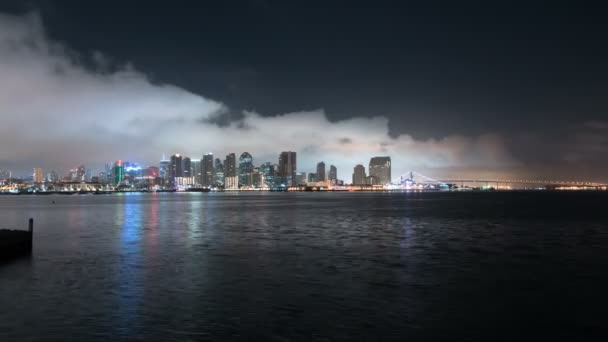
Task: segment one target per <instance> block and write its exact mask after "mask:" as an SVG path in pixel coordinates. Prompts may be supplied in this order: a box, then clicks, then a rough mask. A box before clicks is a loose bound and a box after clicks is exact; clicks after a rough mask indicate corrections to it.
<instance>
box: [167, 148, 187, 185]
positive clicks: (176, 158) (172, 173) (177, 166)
mask: <svg viewBox="0 0 608 342" xmlns="http://www.w3.org/2000/svg"><path fill="white" fill-rule="evenodd" d="M170 162H171V165H170V168H169V185H171V186H175V178H177V177H184V172H183V165H182V156H181V155H180V154H179V153H177V154H174V155H172V156H171V161H170Z"/></svg>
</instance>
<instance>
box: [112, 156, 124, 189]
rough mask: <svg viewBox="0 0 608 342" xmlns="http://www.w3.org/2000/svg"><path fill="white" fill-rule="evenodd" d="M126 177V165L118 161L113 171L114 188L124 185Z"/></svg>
mask: <svg viewBox="0 0 608 342" xmlns="http://www.w3.org/2000/svg"><path fill="white" fill-rule="evenodd" d="M124 176H125V168H124V165H123V163H122V160H117V161H116V162H115V163H114V168H113V169H112V177H113V178H112V180H113V181H112V184H113V185H114V186H118V185H120V183H122V181H123V179H124Z"/></svg>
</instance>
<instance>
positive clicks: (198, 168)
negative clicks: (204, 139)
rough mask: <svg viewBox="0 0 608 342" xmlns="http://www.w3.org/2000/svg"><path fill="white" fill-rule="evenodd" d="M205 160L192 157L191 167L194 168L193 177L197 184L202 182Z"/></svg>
mask: <svg viewBox="0 0 608 342" xmlns="http://www.w3.org/2000/svg"><path fill="white" fill-rule="evenodd" d="M202 163H203V161H202V160H201V159H191V160H190V169H192V177H193V178H194V179H195V182H196V184H202V177H203V176H202V174H203V166H202Z"/></svg>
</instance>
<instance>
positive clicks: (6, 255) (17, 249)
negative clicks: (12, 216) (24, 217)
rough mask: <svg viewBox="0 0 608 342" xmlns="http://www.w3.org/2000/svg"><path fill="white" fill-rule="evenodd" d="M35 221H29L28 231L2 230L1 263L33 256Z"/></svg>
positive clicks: (0, 242)
mask: <svg viewBox="0 0 608 342" xmlns="http://www.w3.org/2000/svg"><path fill="white" fill-rule="evenodd" d="M33 238H34V219H32V218H31V219H30V220H29V225H28V230H10V229H0V261H5V260H10V259H13V258H17V257H20V256H28V255H31V254H32V241H33Z"/></svg>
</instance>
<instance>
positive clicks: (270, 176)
mask: <svg viewBox="0 0 608 342" xmlns="http://www.w3.org/2000/svg"><path fill="white" fill-rule="evenodd" d="M260 172H261V173H262V174H263V175H264V183H265V185H266V186H267V187H269V188H273V187H274V186H275V178H276V171H275V168H274V165H272V164H271V163H270V162H266V163H264V164H262V165H261V166H260Z"/></svg>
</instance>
